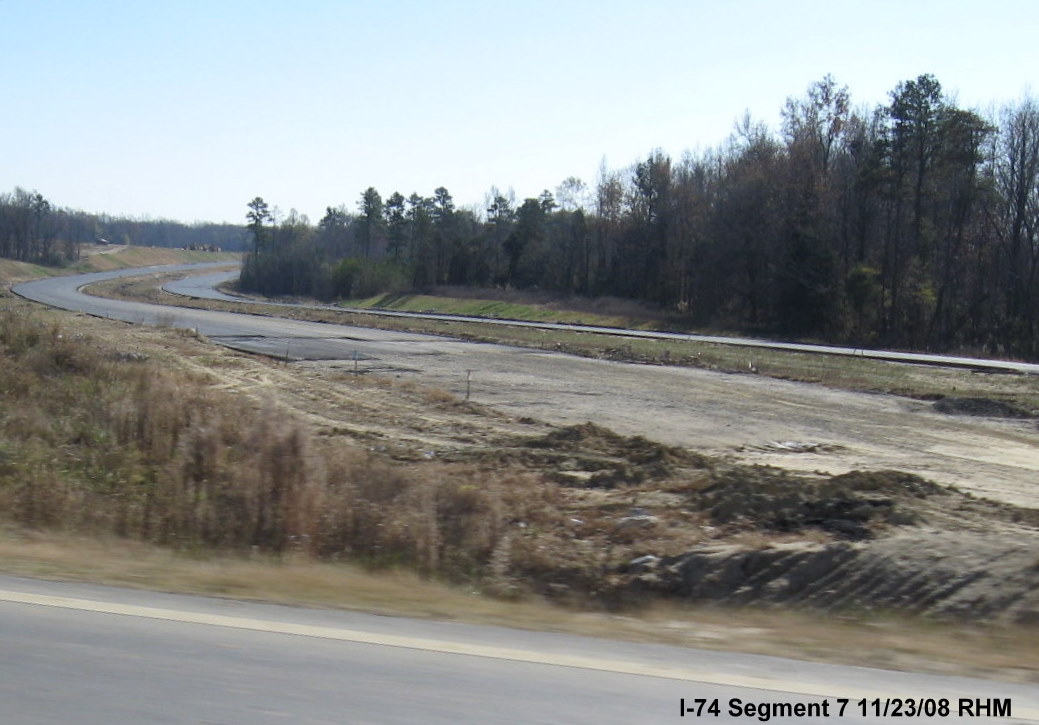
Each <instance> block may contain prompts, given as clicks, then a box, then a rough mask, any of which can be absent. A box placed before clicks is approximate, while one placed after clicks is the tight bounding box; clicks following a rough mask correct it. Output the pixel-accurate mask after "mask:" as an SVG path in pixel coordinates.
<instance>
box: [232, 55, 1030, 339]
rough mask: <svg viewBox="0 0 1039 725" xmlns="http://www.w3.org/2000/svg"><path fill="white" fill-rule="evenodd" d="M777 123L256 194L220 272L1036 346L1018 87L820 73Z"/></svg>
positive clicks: (318, 285) (295, 285)
mask: <svg viewBox="0 0 1039 725" xmlns="http://www.w3.org/2000/svg"><path fill="white" fill-rule="evenodd" d="M781 119H782V124H781V128H780V129H779V130H778V132H776V131H773V130H771V129H769V128H768V127H766V126H765V125H764V124H761V123H757V122H754V121H753V120H752V119H750V118H749V117H748V116H745V117H744V118H742V119H741V120H740V121H739V122H737V123H736V124H735V129H734V132H733V134H732V136H731V137H730V138H729V139H728V140H727V141H726V142H725V143H723V144H721V145H720V146H718V147H716V148H712V149H709V150H706V151H702V152H697V153H691V152H688V153H686V154H685V155H683V156H682V157H681V158H677V159H676V158H672V157H670V156H669V155H667V154H665V153H663V152H662V151H659V150H658V151H653V152H651V153H649V154H648V155H647V156H646V157H645V158H643V159H641V160H638V161H636V162H635V163H634V164H632V165H631V166H630V167H628V168H626V169H623V170H611V169H608V168H605V167H603V168H601V170H600V173H599V178H598V179H596V180H595V182H594V183H593V184H591V185H588V184H586V183H585V182H583V181H582V180H580V179H577V178H573V177H571V178H568V179H566V180H565V181H563V182H562V183H561V184H560V185H559V186H558V187H556V188H555V191H554V193H553V192H550V191H547V190H546V191H545V192H543V193H542V194H541V195H539V196H538V197H537V198H527V199H523V200H522V201H517V200H516V199H514V198H513V197H512V195H510V194H503V193H501V192H500V191H498V190H497V189H492V191H491V193H490V194H489V195H488V197H487V202H486V204H485V207H486V208H485V209H475V210H474V209H460V208H458V207H456V205H455V203H454V201H453V199H452V197H451V194H450V193H449V192H448V190H447V189H445V188H442V187H441V188H438V189H436V190H435V191H434V192H433V195H432V196H429V197H425V196H420V195H418V194H414V193H413V194H411V195H410V196H408V197H406V198H405V197H404V196H403V195H402V194H401V193H399V192H394V193H392V194H391V195H390V196H388V197H386V198H383V197H382V196H381V195H380V193H379V192H378V191H377V190H376V189H374V188H368V189H367V190H365V191H364V192H363V194H362V195H361V198H360V200H359V203H358V205H357V207H356V211H354V210H351V209H349V208H347V207H346V206H339V207H328V208H327V211H326V214H325V216H324V217H323V218H322V219H321V220H320V221H319V222H318V224H317V225H316V226H313V225H311V224H310V223H309V222H308V220H307V219H306V218H305V217H302V216H301V215H299V214H297V213H295V212H291V213H289V214H288V215H287V216H285V218H283V219H280V220H278V221H277V222H275V220H274V218H273V215H272V212H271V210H270V207H269V206H268V204H267V202H266V201H265V200H264V199H263V198H261V197H256V198H255V199H253V201H252V202H250V204H249V207H248V209H249V210H248V213H247V220H248V226H247V228H248V229H249V231H250V233H251V239H252V249H251V251H250V252H249V254H248V255H247V259H246V263H245V267H244V270H243V274H242V279H241V285H242V287H243V288H244V289H246V290H249V291H256V292H262V293H267V294H292V295H309V296H316V297H321V298H326V299H332V298H338V297H359V296H367V295H370V294H375V293H379V292H386V291H390V290H401V289H423V288H432V287H436V286H438V285H470V286H480V287H506V288H513V289H538V290H549V291H556V292H559V293H561V294H574V295H587V296H601V295H613V296H621V297H626V298H632V299H637V300H642V301H645V302H647V303H650V304H652V305H655V306H659V307H660V308H661V309H663V310H669V311H672V312H673V313H674V314H675V315H677V316H679V317H681V318H683V319H684V321H685V322H687V323H688V324H690V325H694V326H708V327H714V328H722V329H728V330H741V331H753V332H756V333H759V334H773V335H780V336H786V337H796V338H803V339H819V340H828V341H833V342H840V343H847V344H854V345H884V346H892V347H898V348H905V349H921V350H933V351H953V350H955V351H972V352H978V353H988V354H998V355H1009V356H1017V357H1022V358H1030V359H1035V358H1036V357H1037V356H1039V345H1037V338H1036V328H1037V323H1039V290H1037V286H1036V281H1037V280H1036V275H1037V272H1039V267H1037V263H1039V107H1037V105H1036V103H1035V101H1034V100H1033V99H1031V98H1029V97H1025V98H1024V99H1022V100H1020V101H1018V102H1015V103H1011V104H1007V105H1005V106H1004V107H1003V108H1002V109H1000V110H998V111H993V112H990V113H988V114H985V115H983V114H981V113H979V112H978V111H974V110H968V109H964V108H959V107H958V106H957V105H956V103H955V102H954V100H953V99H951V98H949V97H947V95H946V94H945V93H944V92H943V90H942V87H941V84H940V83H939V81H938V80H937V79H936V78H935V77H933V76H931V75H921V76H919V77H917V78H915V79H913V80H907V81H904V82H901V83H899V84H898V85H897V86H896V88H895V89H894V90H893V91H891V93H890V102H889V103H888V104H887V105H882V106H877V107H875V108H863V109H856V108H854V107H853V105H852V102H851V96H850V93H849V91H848V89H847V87H845V86H840V85H839V84H838V83H837V82H836V81H835V80H834V79H833V78H832V77H830V76H827V77H825V78H824V79H823V80H821V81H818V82H816V83H813V84H812V85H811V86H810V87H809V88H808V89H807V91H806V92H805V94H804V95H803V96H801V97H791V98H789V99H788V100H787V102H786V104H785V107H784V108H783V109H782V111H781Z"/></svg>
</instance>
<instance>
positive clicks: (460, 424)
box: [120, 328, 1039, 665]
mask: <svg viewBox="0 0 1039 725" xmlns="http://www.w3.org/2000/svg"><path fill="white" fill-rule="evenodd" d="M162 334H163V333H161V331H154V330H147V329H138V328H129V329H128V330H127V331H126V333H124V335H125V336H121V338H120V339H121V340H122V344H124V345H125V344H128V343H129V344H132V342H131V341H132V340H133V339H135V338H137V339H139V340H141V341H142V343H144V342H145V341H147V340H151V341H152V342H151V343H149V344H154V339H155V337H156V336H157V335H162ZM165 334H167V335H168V334H169V333H165ZM146 347H147V345H146ZM478 347H481V348H491V347H492V346H478ZM484 352H485V353H486V352H487V350H485V351H484ZM177 355H178V357H179V360H180V361H181V363H182V364H185V365H187V366H189V367H191V368H192V369H194V370H195V371H196V372H197V373H198V374H199V376H201V377H205V378H207V379H208V380H210V381H211V384H213V385H214V386H215V387H217V388H219V389H221V390H223V391H225V392H229V393H232V394H235V395H242V396H248V397H249V398H251V399H253V400H256V401H261V400H267V401H272V402H273V403H274V405H275V406H276V408H277V409H283V410H285V411H287V412H291V414H292V415H293V416H296V417H298V418H300V419H302V420H304V421H306V422H307V424H308V425H309V426H310V427H311V428H312V430H313V431H314V432H315V433H316V434H317V435H318V436H321V437H323V438H326V439H328V440H332V441H334V440H341V441H343V443H344V445H350V446H362V447H364V448H365V449H367V450H368V451H371V452H373V453H375V454H376V455H379V456H385V457H387V458H389V459H392V460H394V461H397V462H399V463H402V464H404V465H409V466H419V467H421V466H424V465H430V466H437V465H443V464H447V465H453V464H460V465H464V466H466V467H467V470H471V469H472V467H475V468H476V469H477V470H478V471H482V472H483V474H482V475H483V477H484V479H485V480H487V481H488V482H490V481H500V480H513V479H515V480H519V479H518V478H516V477H517V476H520V475H525V476H527V477H528V479H527V480H529V477H530V476H533V477H534V479H537V480H541V481H544V482H547V483H548V484H549V485H551V487H552V492H553V493H552V494H551V500H552V505H551V508H550V510H544V509H539V510H538V512H537V513H535V514H533V515H531V514H529V512H528V514H527V515H528V516H529V518H530V520H526V519H525V518H524V516H523V515H521V514H519V513H517V514H516V515H515V517H513V518H512V519H511V520H510V522H509V528H508V531H507V532H506V533H505V534H504V536H503V537H502V539H501V540H500V541H499V543H498V545H497V547H496V550H495V552H494V555H493V561H492V562H491V564H490V571H489V572H488V576H487V588H488V590H489V591H491V592H493V593H496V594H497V595H499V596H505V597H513V596H523V593H524V592H529V591H534V592H537V593H539V594H543V595H545V596H547V597H549V598H551V599H555V600H558V601H569V602H573V603H586V602H589V601H592V602H599V603H601V604H605V605H607V606H609V607H616V606H622V607H623V606H627V605H633V604H639V605H642V604H645V603H646V602H647V601H650V600H654V599H657V598H658V597H663V598H665V599H675V598H678V599H680V600H686V601H691V602H700V603H703V602H710V603H715V604H724V605H754V606H777V607H795V608H800V607H809V608H817V609H826V610H838V611H859V612H898V613H902V614H911V615H926V616H937V617H940V618H944V617H952V618H957V619H960V618H967V619H980V620H985V621H989V622H994V621H999V622H1007V623H1010V622H1013V623H1017V624H1023V623H1032V622H1037V621H1039V512H1037V511H1036V509H1035V508H1034V507H1031V506H1029V505H1028V502H1029V501H1030V500H1032V496H1033V494H1032V493H1031V491H1030V488H1029V485H1030V484H1031V481H1032V479H1031V478H1030V477H1029V476H1028V475H1025V474H1024V473H1023V472H1024V471H1026V470H1028V469H1027V465H1029V464H1030V463H1034V462H1030V459H1028V458H1027V456H1025V457H1024V458H1023V461H1022V463H1023V464H1024V465H1018V466H1014V465H1007V464H1006V462H1005V459H1001V458H999V457H998V456H996V455H994V456H993V457H992V460H988V461H985V460H981V461H979V462H978V463H977V466H978V469H977V470H980V471H989V472H991V471H992V470H994V468H995V467H994V466H993V465H992V463H993V460H999V461H1000V464H1001V465H1003V466H1005V468H1006V474H1005V478H1003V479H1002V480H997V481H992V480H991V479H990V480H988V481H987V483H988V485H989V486H991V488H989V489H988V491H995V492H996V493H997V494H998V498H1000V499H1001V500H998V501H997V500H987V499H984V498H981V497H980V496H979V495H978V494H980V493H982V492H985V491H986V487H985V486H984V485H979V484H978V483H977V482H974V483H973V485H971V484H972V481H974V479H972V477H971V475H970V473H969V470H966V469H965V467H964V465H963V460H961V459H965V460H966V461H968V462H969V461H971V460H974V459H975V458H976V457H977V456H978V448H979V445H985V444H979V441H978V435H979V433H978V432H979V431H982V432H984V433H985V434H986V435H988V436H990V438H989V445H991V440H992V438H993V437H994V438H995V439H996V440H1009V441H1017V444H1018V445H1020V446H1022V448H1023V449H1025V450H1027V449H1028V447H1029V446H1034V442H1033V441H1034V437H1035V433H1034V429H1032V430H1029V428H1028V424H1029V423H1030V421H1029V423H1023V422H1021V421H1015V420H996V419H992V420H989V419H984V420H980V419H977V418H973V417H968V418H960V417H952V416H947V415H943V414H942V413H939V412H936V411H934V410H933V409H932V406H931V405H930V404H929V403H927V402H924V401H907V400H905V399H900V398H895V397H893V396H878V395H864V394H858V395H853V394H848V393H841V392H838V391H831V390H826V389H824V388H819V387H817V386H807V385H804V384H794V383H786V382H784V381H775V380H768V379H763V378H755V377H750V376H732V375H725V374H720V373H707V372H705V371H690V370H670V371H669V370H662V369H650V370H653V371H655V372H658V373H664V374H665V377H664V378H663V380H670V381H671V383H670V384H671V386H673V388H674V392H673V393H672V395H674V396H676V397H677V396H679V395H688V394H689V391H690V389H692V390H695V391H696V396H694V400H693V402H692V403H691V404H689V405H684V406H681V407H679V406H678V405H677V404H675V403H674V402H671V401H670V400H669V397H668V396H669V389H670V388H669V387H668V386H667V385H662V384H661V380H662V378H660V377H654V378H653V384H652V388H653V391H652V395H651V396H650V398H649V400H648V401H647V402H645V403H643V405H642V406H635V405H632V404H631V403H630V401H629V400H624V399H623V398H622V397H621V395H620V394H619V393H618V392H617V388H616V387H614V388H613V389H612V391H611V392H610V394H609V395H588V394H585V395H580V394H578V395H574V393H573V391H567V390H564V389H562V388H561V389H558V390H557V389H555V387H554V386H556V385H561V384H560V383H558V382H556V381H551V380H546V379H544V377H540V378H538V377H535V374H534V373H533V372H528V373H526V374H525V377H523V378H521V379H518V380H517V378H515V377H512V376H516V375H518V373H517V371H516V370H515V368H516V364H515V363H512V364H511V368H512V370H511V372H510V373H509V375H504V374H503V375H502V376H501V377H494V378H491V379H488V378H486V377H483V376H477V377H476V378H475V382H474V384H473V385H472V389H471V392H472V400H469V401H466V400H464V392H463V391H464V386H463V385H462V384H461V381H459V380H458V379H457V378H456V377H455V376H451V375H448V373H446V372H445V373H442V375H444V377H445V378H446V380H445V381H444V382H445V383H446V387H440V386H433V385H430V384H429V382H430V380H431V379H433V378H434V372H433V370H435V366H434V367H433V369H432V370H431V368H430V367H429V366H426V367H424V369H423V372H422V374H421V376H420V375H417V374H416V373H414V372H412V373H408V372H407V371H406V370H404V369H403V368H401V367H395V366H394V365H388V364H387V363H388V360H387V358H386V357H384V358H383V359H382V360H380V361H379V363H378V365H379V371H378V372H376V371H375V370H374V368H375V365H376V363H375V362H373V361H372V360H366V361H362V362H358V363H354V362H342V361H336V362H299V363H291V364H286V363H284V362H279V361H276V360H269V359H264V358H262V357H255V356H248V355H243V354H240V353H236V352H233V351H229V350H225V349H221V348H213V347H210V346H207V345H205V344H203V343H201V342H196V341H194V340H190V341H185V340H184V339H183V337H182V338H181V342H180V343H179V344H178V350H177ZM543 355H549V353H535V352H530V353H528V354H527V355H526V356H524V357H533V358H537V357H541V356H543ZM433 357H434V359H437V358H438V356H433ZM551 359H552V360H553V362H554V363H555V365H556V366H557V368H559V367H562V368H563V369H564V370H565V369H566V365H567V363H568V362H574V363H576V364H588V363H589V362H590V361H587V360H582V359H580V358H574V359H570V358H568V357H567V356H561V355H554V354H552V355H551ZM608 366H609V367H613V366H616V367H617V368H618V370H617V371H616V373H615V374H612V375H610V376H609V381H610V383H611V384H612V385H613V386H616V385H617V381H618V379H619V380H622V381H624V380H628V383H627V384H628V385H629V386H631V388H632V389H633V390H638V391H639V394H640V396H642V397H643V398H645V397H646V396H647V395H649V391H647V390H646V388H647V386H648V385H649V384H650V383H649V382H648V381H647V380H646V379H645V378H643V377H640V376H639V373H640V372H641V371H642V370H643V369H645V368H639V367H636V366H630V365H618V364H608ZM484 369H486V368H484ZM670 374H673V375H675V376H676V377H673V378H669V377H666V376H667V375H670ZM629 376H630V379H629ZM687 376H692V377H687ZM563 377H564V378H565V377H566V376H565V375H564V376H563ZM574 377H575V378H576V379H581V378H582V376H581V375H578V374H577V373H576V372H575V374H574ZM704 378H705V379H706V382H704V381H703V379H704ZM595 379H596V380H602V381H604V380H606V376H604V375H599V376H597V377H596V378H595ZM420 380H421V382H419V381H420ZM694 383H695V384H694ZM575 385H576V383H575ZM712 385H713V386H718V388H719V389H718V390H714V389H713V388H712V387H710V386H712ZM748 386H751V387H748ZM563 387H565V386H563ZM449 388H453V390H452V389H449ZM621 390H623V388H621ZM711 395H714V396H717V398H718V399H717V400H714V401H712V400H710V397H709V396H711ZM633 397H634V396H633ZM696 397H699V400H700V402H699V403H697V401H696V400H695V398H696ZM551 400H556V401H572V400H579V401H587V403H586V404H585V405H586V406H587V407H584V408H579V409H578V411H576V412H575V411H573V410H571V411H568V415H569V416H573V418H572V419H571V420H567V419H565V418H564V417H563V416H562V415H561V414H560V408H561V407H562V406H552V407H551V409H550V410H546V408H547V407H548V406H546V405H545V401H551ZM621 400H623V401H624V402H623V404H622V405H619V404H618V401H621ZM760 401H766V403H765V404H762V403H761V402H760ZM269 404H270V403H268V405H269ZM570 404H571V405H574V404H573V403H570ZM834 409H836V410H839V411H841V412H842V413H843V416H837V415H834V413H833V410H834ZM791 411H796V415H797V416H798V419H797V420H796V421H794V419H793V416H794V415H795V414H794V413H791ZM585 412H587V415H584V414H583V413H585ZM597 414H598V415H599V417H600V418H606V419H608V420H609V421H610V423H611V426H610V427H609V428H607V427H605V426H600V425H596V424H593V423H588V422H586V421H584V422H575V421H578V420H580V419H581V418H582V417H584V418H590V417H593V416H595V415H597ZM535 416H537V417H535ZM539 418H540V419H542V420H539ZM545 418H548V419H550V420H554V421H555V424H546V423H545V422H543V419H545ZM834 418H836V419H837V420H838V421H839V422H843V424H844V426H848V422H849V421H856V422H857V423H858V424H859V425H861V426H862V431H861V432H859V433H858V434H857V436H858V437H857V438H855V439H850V436H849V434H848V430H852V431H854V427H841V426H840V425H837V424H834V423H832V420H833V419H834ZM907 419H909V420H915V421H916V422H915V423H909V424H908V425H909V428H908V429H907ZM920 421H926V422H927V427H928V429H927V430H924V426H923V424H922V423H921V422H920ZM799 426H800V428H799ZM913 426H917V427H920V432H919V433H918V434H917V435H915V436H913V437H910V436H907V435H906V431H907V430H910V429H912V428H913ZM626 427H627V428H629V429H634V430H636V431H639V432H641V433H644V434H645V435H629V432H630V430H625V428H626ZM938 440H940V441H941V442H942V443H941V445H938V444H935V443H931V441H938ZM952 441H959V442H958V443H955V444H954V443H953V442H952ZM871 443H872V445H873V447H872V448H871V447H870V444H871ZM953 445H959V446H961V452H960V457H959V458H957V457H953V456H951V454H950V451H951V450H952V448H951V446H953ZM926 446H931V449H930V450H927V449H926ZM719 454H721V455H719ZM763 462H768V463H769V464H773V463H775V464H778V465H769V466H764V465H760V464H762V463H763ZM750 463H753V464H756V465H748V464H750ZM921 463H922V464H923V465H921ZM790 464H793V465H790ZM939 464H940V465H941V466H943V467H939ZM832 468H838V469H840V470H838V471H837V472H833V471H832V470H827V469H832ZM899 468H902V469H916V470H918V471H920V472H921V473H924V474H926V473H928V472H932V471H938V472H944V473H945V474H946V475H944V476H936V475H917V474H913V473H907V472H905V471H904V470H902V471H899V470H893V469H899ZM847 471H856V472H851V473H848V472H847ZM858 471H867V472H858ZM480 475H481V474H479V473H478V474H477V477H479V476H480ZM943 478H944V479H945V480H944V481H943V480H941V479H943ZM949 483H955V484H957V486H956V487H951V486H949V485H947V484H949ZM964 484H967V485H964ZM989 497H990V498H996V497H993V496H991V495H990V496H989ZM1037 665H1039V663H1037Z"/></svg>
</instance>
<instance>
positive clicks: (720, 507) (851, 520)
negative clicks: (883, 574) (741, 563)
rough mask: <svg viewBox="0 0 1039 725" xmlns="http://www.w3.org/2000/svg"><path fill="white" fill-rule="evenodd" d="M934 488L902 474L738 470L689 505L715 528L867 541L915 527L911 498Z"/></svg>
mask: <svg viewBox="0 0 1039 725" xmlns="http://www.w3.org/2000/svg"><path fill="white" fill-rule="evenodd" d="M941 490H942V489H941V487H940V486H938V485H937V484H934V483H931V482H930V481H926V480H924V479H922V478H920V477H919V476H915V475H913V474H910V473H903V472H901V471H852V472H851V473H846V474H844V475H840V476H833V477H831V478H829V479H825V480H812V479H806V478H804V477H799V476H792V475H789V474H787V473H785V472H784V471H780V470H776V469H769V468H759V469H747V468H739V469H733V470H730V471H727V472H725V473H722V474H719V475H717V476H716V480H715V482H714V483H712V484H711V485H710V486H708V487H706V488H705V489H703V491H701V492H700V493H699V494H698V495H696V496H694V497H693V503H694V505H696V506H697V507H699V508H700V510H702V511H705V512H707V513H708V514H709V515H710V517H711V519H712V520H713V521H714V523H716V524H731V523H744V524H747V525H751V526H754V527H756V528H760V529H767V530H771V531H777V532H795V531H802V530H804V529H807V528H817V529H821V530H823V531H826V532H829V533H831V534H834V535H836V536H838V537H840V538H846V539H853V540H858V539H868V538H872V537H873V536H874V533H875V531H876V529H877V528H878V527H880V526H882V525H885V524H890V525H908V524H912V523H916V521H917V520H918V515H917V513H916V512H915V511H913V510H912V507H910V506H905V505H902V504H903V502H904V501H905V500H906V499H909V498H926V497H927V496H930V495H932V494H935V493H938V492H940V491H941Z"/></svg>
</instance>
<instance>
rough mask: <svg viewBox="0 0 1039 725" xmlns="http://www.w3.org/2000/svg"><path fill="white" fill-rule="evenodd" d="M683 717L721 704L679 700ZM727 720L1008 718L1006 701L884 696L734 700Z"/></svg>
mask: <svg viewBox="0 0 1039 725" xmlns="http://www.w3.org/2000/svg"><path fill="white" fill-rule="evenodd" d="M681 711H682V717H689V716H691V717H719V716H721V715H722V714H723V713H722V703H721V702H720V701H719V699H718V698H713V699H709V698H702V697H698V698H689V699H686V698H682V700H681ZM724 714H726V715H728V716H729V717H736V718H739V717H744V718H751V719H755V720H758V721H760V722H768V721H769V720H771V719H772V718H774V717H782V718H801V717H804V718H808V717H812V718H827V717H845V716H848V717H863V718H869V717H877V718H880V717H975V718H978V717H982V718H989V717H1011V702H1010V699H1009V698H1004V699H996V698H969V697H961V698H958V699H955V700H950V699H947V698H913V697H887V698H875V699H873V700H867V699H862V700H851V699H848V698H843V697H837V698H829V699H827V698H823V699H819V700H815V701H813V702H748V701H745V700H741V699H740V698H738V697H734V698H732V699H730V700H729V701H728V707H727V709H726V710H725V713H724Z"/></svg>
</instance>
